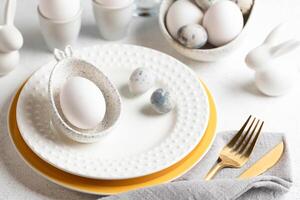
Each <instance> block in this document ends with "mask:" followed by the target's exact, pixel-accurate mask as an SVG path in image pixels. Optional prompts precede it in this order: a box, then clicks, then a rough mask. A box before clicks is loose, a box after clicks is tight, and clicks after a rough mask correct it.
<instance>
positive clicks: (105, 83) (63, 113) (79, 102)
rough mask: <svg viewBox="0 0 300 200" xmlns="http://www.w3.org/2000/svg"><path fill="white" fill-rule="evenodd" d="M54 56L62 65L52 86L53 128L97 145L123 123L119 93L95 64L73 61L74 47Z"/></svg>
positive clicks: (49, 86)
mask: <svg viewBox="0 0 300 200" xmlns="http://www.w3.org/2000/svg"><path fill="white" fill-rule="evenodd" d="M54 54H55V57H56V60H57V61H58V63H57V64H56V65H55V66H54V68H53V70H52V72H51V75H50V78H49V84H48V91H49V99H50V107H51V111H52V119H51V125H52V128H54V130H55V131H56V132H59V133H62V134H63V135H65V136H67V137H68V138H70V139H72V140H75V141H77V142H81V143H91V142H96V141H98V140H99V139H100V138H102V137H103V136H104V135H106V134H107V133H108V132H110V131H111V130H112V129H113V128H114V127H115V125H116V124H117V122H118V121H119V118H120V115H121V107H122V104H121V97H120V95H119V93H118V90H117V89H116V87H115V86H114V85H113V84H112V82H111V81H110V80H109V78H108V77H107V76H106V75H105V74H103V73H102V72H101V71H100V70H99V69H98V68H97V67H96V66H95V65H94V64H92V63H89V62H87V61H85V60H82V59H79V58H75V57H73V56H72V50H71V49H70V47H67V48H66V50H65V52H63V51H60V50H57V49H56V50H55V53H54Z"/></svg>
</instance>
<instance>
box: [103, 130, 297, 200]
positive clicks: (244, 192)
mask: <svg viewBox="0 0 300 200" xmlns="http://www.w3.org/2000/svg"><path fill="white" fill-rule="evenodd" d="M235 133H236V132H233V131H232V132H222V133H219V134H218V135H217V137H216V139H215V141H214V144H213V145H212V147H211V149H210V150H209V152H208V153H207V154H206V156H205V157H204V158H203V159H202V160H201V161H200V162H199V163H198V164H197V165H196V166H195V167H194V168H193V169H192V170H190V171H189V172H188V173H187V174H185V175H183V176H182V177H180V178H178V179H176V180H175V181H173V182H171V183H166V184H162V185H158V186H153V187H148V188H143V189H138V190H134V191H130V192H127V193H122V194H119V195H114V196H109V197H105V198H101V200H127V199H128V200H142V199H147V200H159V199H163V200H173V199H174V200H175V199H176V200H183V199H187V200H194V199H197V200H201V199H203V200H206V199H207V200H208V199H209V200H242V199H243V200H248V199H249V200H250V199H251V200H253V199H262V200H266V199H268V200H271V199H279V198H281V197H282V195H283V194H284V193H286V192H287V191H288V190H289V188H290V187H291V185H292V175H291V170H290V158H289V153H288V148H287V144H286V141H285V137H284V135H283V134H280V133H263V134H261V136H260V138H259V141H258V143H257V145H256V147H255V149H254V152H253V153H252V155H251V159H250V161H249V162H248V163H247V164H246V165H245V166H244V167H242V168H241V169H229V168H228V169H223V170H222V171H220V172H219V173H218V174H217V175H216V177H215V178H214V179H213V180H212V181H204V180H203V177H204V176H205V174H206V173H207V172H208V170H209V169H210V168H211V167H212V166H213V164H214V163H215V162H216V160H217V158H218V155H219V152H220V150H221V149H222V148H223V146H224V145H226V144H227V142H228V141H229V140H230V139H231V138H232V136H233V135H234V134H235ZM281 141H284V144H285V151H284V154H283V156H282V157H281V159H280V161H279V162H278V163H277V164H276V165H275V166H274V167H273V168H271V169H270V170H268V171H267V172H265V173H264V174H262V175H261V176H258V177H255V178H251V179H247V180H238V179H236V177H237V176H239V174H241V173H242V172H243V171H244V170H245V169H247V168H248V167H250V166H251V165H252V164H254V163H255V161H257V160H258V159H260V158H261V157H262V156H263V155H264V154H265V153H267V152H268V151H269V150H271V149H272V148H273V147H274V146H276V145H277V144H279V143H280V142H281Z"/></svg>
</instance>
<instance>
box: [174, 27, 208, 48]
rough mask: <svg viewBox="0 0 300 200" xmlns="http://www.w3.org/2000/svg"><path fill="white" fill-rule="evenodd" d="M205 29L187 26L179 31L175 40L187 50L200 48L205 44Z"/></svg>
mask: <svg viewBox="0 0 300 200" xmlns="http://www.w3.org/2000/svg"><path fill="white" fill-rule="evenodd" d="M207 39H208V36H207V32H206V30H205V28H203V26H201V25H199V24H189V25H186V26H183V27H181V28H180V29H179V31H178V35H177V40H178V41H179V42H180V43H181V44H182V45H183V46H185V47H187V48H193V49H196V48H201V47H203V46H204V45H205V44H206V42H207Z"/></svg>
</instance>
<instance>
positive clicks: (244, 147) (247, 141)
mask: <svg viewBox="0 0 300 200" xmlns="http://www.w3.org/2000/svg"><path fill="white" fill-rule="evenodd" d="M259 122H260V120H258V121H257V122H256V124H255V126H254V128H253V130H252V132H251V134H250V136H249V137H248V138H247V140H246V142H244V143H243V145H242V147H241V149H240V150H239V153H240V154H242V153H243V152H244V151H245V149H247V146H248V144H250V141H251V138H253V136H254V134H255V133H256V132H255V130H256V128H257V126H258V124H259Z"/></svg>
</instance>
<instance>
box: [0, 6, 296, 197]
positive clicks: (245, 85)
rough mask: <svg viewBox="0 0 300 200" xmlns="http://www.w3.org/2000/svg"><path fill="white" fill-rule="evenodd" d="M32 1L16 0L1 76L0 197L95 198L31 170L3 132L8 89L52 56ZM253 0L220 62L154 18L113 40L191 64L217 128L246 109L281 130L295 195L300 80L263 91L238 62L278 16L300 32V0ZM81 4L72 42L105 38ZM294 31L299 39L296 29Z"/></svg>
mask: <svg viewBox="0 0 300 200" xmlns="http://www.w3.org/2000/svg"><path fill="white" fill-rule="evenodd" d="M3 2H4V1H2V2H1V4H3ZM36 2H37V1H34V0H31V1H30V0H26V1H25V0H20V1H18V9H17V16H16V25H17V26H18V27H19V28H20V29H21V31H22V33H23V35H24V47H23V48H22V50H21V61H20V64H19V66H18V67H17V69H16V70H14V71H13V72H12V73H10V74H9V75H7V76H4V77H0V108H1V112H0V118H1V127H0V199H30V200H33V199H73V200H75V199H95V198H96V196H93V195H87V194H81V193H79V192H74V191H71V190H68V189H65V188H63V187H61V186H58V185H56V184H54V183H51V182H50V181H48V180H46V179H44V178H43V177H41V176H40V175H38V174H36V173H35V172H34V171H33V170H32V169H30V168H29V167H28V166H27V165H26V164H25V163H24V161H22V160H21V159H20V157H19V156H18V154H17V152H16V151H15V149H14V148H13V145H12V143H11V142H10V140H9V137H8V133H7V127H6V113H7V110H8V104H9V102H10V99H11V97H12V95H13V94H14V92H15V90H16V89H17V88H18V87H19V86H20V85H21V84H22V83H23V81H24V80H25V79H26V78H28V77H29V75H30V74H31V73H32V72H34V71H35V70H37V69H38V68H39V67H40V66H41V65H43V64H44V63H47V62H48V61H49V60H51V59H53V56H52V54H51V53H49V52H48V51H47V49H46V47H45V43H44V41H43V38H42V35H41V33H40V29H39V24H38V17H37V12H36ZM257 3H258V6H257V15H256V17H255V21H254V23H253V29H252V34H251V35H249V37H248V39H247V42H246V43H245V45H244V46H243V47H242V48H241V50H240V51H239V52H238V53H236V54H234V55H232V56H231V57H229V58H227V59H226V60H224V61H222V62H218V63H199V62H198V63H197V62H193V61H191V60H188V59H185V58H183V57H182V56H180V55H179V54H177V53H176V52H175V51H174V50H173V49H172V48H171V47H170V46H169V45H168V43H167V42H166V41H165V40H164V39H163V37H162V35H161V32H160V30H159V27H158V23H157V19H156V18H136V19H134V20H133V22H132V24H131V26H130V32H129V34H128V37H127V38H125V39H124V40H122V41H118V43H129V44H138V45H142V46H146V47H150V48H153V49H157V50H159V51H162V52H164V53H167V54H170V55H172V56H174V57H175V58H177V59H179V60H181V61H182V62H184V63H186V64H187V65H189V66H190V67H191V68H192V69H194V70H195V72H196V73H197V74H198V75H199V76H200V78H201V79H202V80H204V81H205V83H206V84H207V85H208V86H209V88H210V90H211V91H212V93H213V95H214V97H215V100H216V104H217V109H218V131H221V130H229V129H237V128H239V126H240V125H241V124H242V122H243V121H244V120H245V119H246V118H247V116H248V115H249V114H253V115H255V116H257V117H259V118H261V119H264V120H265V122H266V123H265V130H268V131H278V132H285V133H286V134H287V137H288V139H289V144H290V149H291V152H292V160H293V163H292V166H293V171H294V178H295V179H294V182H295V184H294V187H293V188H292V189H291V191H290V193H289V194H287V196H286V199H300V173H299V170H300V156H299V151H300V146H299V145H300V135H299V134H300V115H299V113H298V112H300V103H299V102H300V87H299V83H298V85H297V86H296V88H295V89H294V90H293V91H292V92H290V93H289V94H288V95H286V96H283V97H278V98H270V97H266V96H263V95H262V94H260V93H259V92H258V91H257V89H256V88H255V86H254V85H253V71H251V70H250V69H248V68H247V67H246V66H245V64H244V62H243V59H244V55H245V53H246V52H247V51H248V50H249V49H251V48H253V47H255V46H257V45H258V44H259V43H260V42H262V40H263V39H264V37H265V36H266V35H267V33H268V32H269V31H270V30H271V29H272V27H274V26H275V25H276V24H278V23H279V22H280V21H283V20H286V19H292V20H293V23H291V24H292V26H291V31H293V32H295V33H297V32H298V33H300V20H299V19H300V12H299V10H300V1H299V0H257ZM82 4H83V7H84V14H83V25H82V31H81V34H80V38H79V41H78V44H77V46H75V48H77V47H85V46H90V45H95V44H101V43H105V41H103V40H102V39H101V38H100V37H99V35H98V32H97V29H96V26H95V23H94V18H93V15H92V9H91V1H87V0H84V1H83V0H82ZM0 8H3V6H2V7H0ZM1 13H2V12H1ZM298 36H299V37H298V38H299V39H300V34H298ZM298 55H299V54H298ZM298 57H299V56H298ZM289 61H290V62H289V63H287V64H286V66H282V67H284V68H288V67H290V66H291V65H298V66H300V57H299V58H298V60H297V59H290V60H289ZM297 172H298V173H297Z"/></svg>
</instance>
